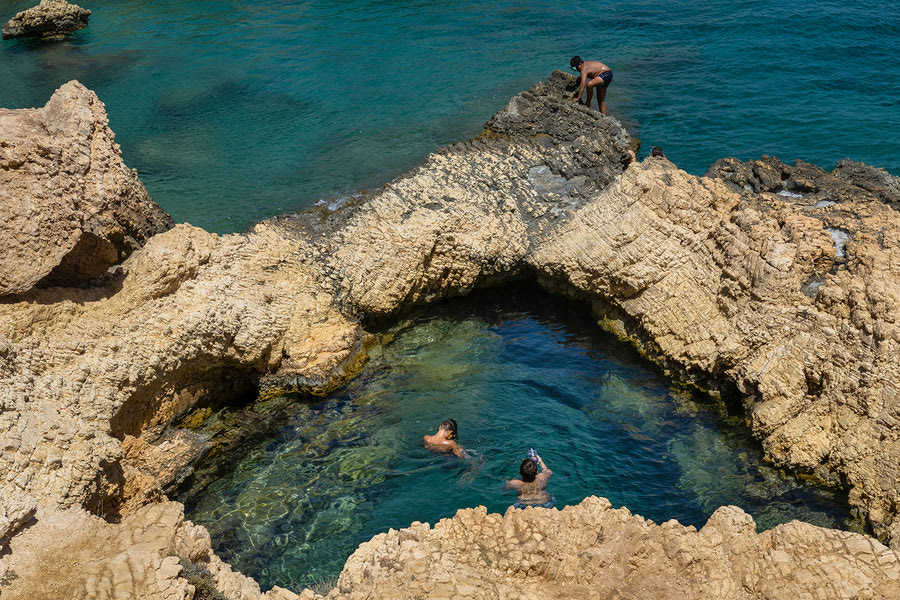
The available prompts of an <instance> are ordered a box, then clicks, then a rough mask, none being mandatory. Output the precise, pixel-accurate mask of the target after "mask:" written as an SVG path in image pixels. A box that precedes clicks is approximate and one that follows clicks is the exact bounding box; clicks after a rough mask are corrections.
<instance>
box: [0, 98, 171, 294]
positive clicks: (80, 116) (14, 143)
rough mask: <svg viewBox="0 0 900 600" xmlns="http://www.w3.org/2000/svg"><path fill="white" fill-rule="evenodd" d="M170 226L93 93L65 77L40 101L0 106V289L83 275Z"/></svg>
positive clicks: (72, 281) (98, 271)
mask: <svg viewBox="0 0 900 600" xmlns="http://www.w3.org/2000/svg"><path fill="white" fill-rule="evenodd" d="M173 224H174V223H173V222H172V218H171V217H169V215H168V214H167V213H166V212H165V211H163V210H162V209H161V208H160V207H159V205H157V204H156V203H155V202H153V201H152V200H151V199H150V197H149V196H148V195H147V191H146V190H145V189H144V186H143V184H142V183H141V182H140V180H139V179H138V176H137V173H136V172H135V171H134V170H132V169H129V168H127V167H126V166H125V163H124V162H123V161H122V156H121V152H120V150H119V146H118V144H116V143H115V135H114V134H113V132H112V131H111V130H110V128H109V122H108V119H107V116H106V110H105V107H104V106H103V103H102V102H100V100H99V99H98V98H97V95H96V94H94V92H92V91H90V90H88V89H87V88H85V87H84V86H83V85H81V84H80V83H78V82H76V81H71V82H69V83H67V84H65V85H63V86H62V87H60V88H59V89H58V90H57V91H56V93H55V94H53V96H52V97H51V98H50V101H49V102H47V105H46V106H44V107H43V108H38V109H30V110H7V109H0V264H2V265H3V269H2V270H0V296H4V295H8V294H17V293H21V292H24V291H27V290H29V289H31V288H32V287H34V286H35V285H41V286H43V287H48V286H53V285H65V286H71V285H78V284H81V283H84V282H87V281H89V280H91V279H94V278H96V277H98V276H100V275H102V274H103V273H104V272H105V271H106V270H107V269H108V268H109V267H110V266H111V265H113V264H115V263H116V262H118V261H120V260H122V259H124V258H125V257H127V256H128V255H129V254H130V253H131V252H133V251H134V250H136V249H137V248H139V247H140V246H142V245H143V244H144V242H146V240H147V239H148V238H149V237H150V236H152V235H154V234H156V233H160V232H162V231H164V230H166V229H168V228H170V227H172V225H173Z"/></svg>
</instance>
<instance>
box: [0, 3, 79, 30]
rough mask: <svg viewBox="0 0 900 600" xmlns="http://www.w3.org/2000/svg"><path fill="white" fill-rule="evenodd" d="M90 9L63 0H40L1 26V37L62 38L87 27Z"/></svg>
mask: <svg viewBox="0 0 900 600" xmlns="http://www.w3.org/2000/svg"><path fill="white" fill-rule="evenodd" d="M90 16H91V11H89V10H88V9H86V8H81V7H80V6H78V5H77V4H69V3H68V2H66V1H65V0H41V3H40V4H38V5H37V6H33V7H31V8H29V9H28V10H23V11H22V12H20V13H18V14H16V16H15V17H13V18H12V19H10V20H9V21H7V23H6V24H5V25H4V26H3V39H4V40H8V39H14V38H21V37H36V38H43V39H58V38H63V37H65V36H67V35H69V34H70V33H72V32H73V31H78V30H79V29H81V28H83V27H87V24H88V17H90Z"/></svg>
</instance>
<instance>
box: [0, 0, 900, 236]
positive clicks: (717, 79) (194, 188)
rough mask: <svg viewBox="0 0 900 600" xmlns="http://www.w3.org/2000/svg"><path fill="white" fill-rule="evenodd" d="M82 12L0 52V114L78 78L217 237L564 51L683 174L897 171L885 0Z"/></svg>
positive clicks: (366, 181) (150, 184)
mask: <svg viewBox="0 0 900 600" xmlns="http://www.w3.org/2000/svg"><path fill="white" fill-rule="evenodd" d="M36 3H37V0H3V1H2V2H0V19H2V20H5V19H7V18H9V17H11V16H12V15H13V14H14V13H15V12H16V11H18V10H23V9H25V8H28V7H29V6H32V5H34V4H36ZM82 5H84V6H86V7H87V8H90V9H92V10H93V14H92V16H91V22H90V25H89V26H88V27H87V28H86V29H83V30H81V31H79V32H77V33H76V34H74V35H73V36H71V37H70V38H69V39H68V40H66V41H63V42H50V43H39V44H35V43H30V42H21V41H3V42H2V43H0V82H2V84H0V106H2V107H6V108H21V107H30V106H42V105H43V104H44V103H45V102H46V101H47V99H48V98H49V96H50V94H51V93H52V91H53V90H54V89H55V88H56V87H58V86H59V85H61V84H62V83H64V82H66V81H68V80H70V79H73V78H77V79H79V80H80V81H82V82H83V83H84V84H85V85H87V86H88V87H90V88H92V89H94V90H95V91H96V92H97V93H98V94H99V96H100V98H101V100H103V101H104V102H105V103H106V107H107V111H108V113H109V115H110V122H111V125H112V128H113V129H114V130H115V132H116V133H117V139H118V141H119V142H120V144H121V145H122V148H123V153H124V156H125V160H126V162H127V163H128V164H129V166H132V167H135V168H137V170H138V172H139V174H140V176H141V179H142V180H143V181H144V183H145V185H146V186H147V188H148V190H149V191H150V194H151V196H152V197H153V198H154V199H155V200H156V201H157V202H159V203H160V204H161V205H162V206H163V207H164V208H165V209H166V210H168V211H169V212H170V213H172V215H173V216H174V217H175V219H176V220H177V221H188V222H190V223H192V224H194V225H199V226H201V227H204V228H206V229H209V230H212V231H216V232H220V233H226V232H231V231H240V230H243V229H245V228H246V227H247V226H249V225H251V224H252V223H254V222H256V221H258V220H260V219H263V218H266V217H269V216H272V215H276V214H280V213H284V212H287V211H292V210H296V209H300V208H303V207H306V206H309V205H311V204H313V203H315V202H316V201H318V200H319V199H322V198H332V197H335V196H340V195H343V194H349V193H352V192H354V191H356V190H359V189H364V188H373V187H378V186H380V185H382V184H384V183H386V182H387V181H389V180H391V179H393V178H394V177H396V176H398V175H400V174H402V173H403V172H404V171H405V170H406V169H408V168H410V167H412V166H414V165H416V164H418V163H419V162H421V161H422V159H423V158H424V156H425V155H427V154H428V153H429V152H431V151H432V150H434V149H436V148H438V147H440V146H442V145H445V144H447V143H450V142H453V141H457V140H462V139H468V138H470V137H472V136H473V135H476V134H477V133H479V132H480V131H481V127H482V125H483V123H484V122H485V121H487V119H489V118H490V116H491V115H492V114H494V113H495V112H496V111H498V110H499V109H501V108H502V107H503V106H504V105H505V104H506V102H507V100H508V98H509V97H510V96H512V95H514V94H516V93H517V92H519V91H521V90H523V89H526V88H527V87H529V86H530V85H532V84H533V83H535V82H536V81H539V80H543V79H546V77H547V76H548V75H549V74H550V72H551V71H552V70H553V69H554V68H566V67H567V66H568V60H569V58H570V56H571V55H572V54H576V53H577V54H580V55H582V56H584V57H586V58H596V59H600V60H603V61H604V62H606V63H607V64H609V65H610V66H611V67H612V68H613V70H614V72H615V80H614V81H613V84H612V85H611V87H610V90H609V95H608V98H607V104H608V106H609V112H610V114H611V115H612V116H615V117H617V118H619V119H620V120H622V121H623V122H624V123H625V124H626V125H627V126H628V127H629V129H630V130H631V131H632V133H633V134H635V135H637V136H639V137H640V138H641V139H642V140H643V142H644V149H645V150H644V153H646V152H647V151H648V150H649V148H650V146H652V145H660V146H662V147H663V148H664V149H665V151H666V155H667V156H668V157H669V158H671V159H672V160H673V161H674V162H675V163H676V164H678V165H679V166H681V167H682V168H684V169H685V170H687V171H689V172H691V173H695V174H702V173H704V172H705V171H706V169H707V167H708V166H709V165H710V164H711V163H712V162H714V161H715V160H716V159H718V158H722V157H724V156H737V157H739V158H741V159H745V160H746V159H751V158H758V157H759V156H761V155H762V154H764V153H767V154H774V155H777V156H779V157H780V158H782V159H783V160H785V161H793V160H794V159H795V158H802V159H803V160H806V161H810V162H814V163H817V164H820V165H822V166H823V167H825V168H829V169H830V168H832V167H833V166H834V164H835V163H836V162H837V161H838V160H840V159H842V158H845V157H849V158H852V159H854V160H862V161H865V162H868V163H871V164H874V165H876V166H882V167H885V168H887V169H888V170H889V171H891V172H892V173H894V174H900V110H898V109H900V100H898V98H900V63H898V61H897V60H896V57H897V56H900V4H898V3H897V2H896V0H871V1H869V2H865V3H862V2H846V1H837V0H810V1H808V2H783V1H778V0H748V1H745V2H741V3H735V2H721V1H720V2H715V1H686V0H669V1H666V2H658V1H652V2H651V1H647V0H627V1H609V2H599V1H590V0H589V1H584V0H580V1H578V2H575V1H573V0H558V1H554V2H549V1H535V0H515V1H512V0H492V1H486V0H481V1H472V2H462V1H456V0H448V1H444V2H421V1H409V0H404V1H402V2H401V1H398V0H377V1H369V2H363V1H361V0H340V1H334V0H328V1H305V2H304V1H298V0H240V1H235V0H230V1H229V0H194V1H192V2H183V1H175V0H156V1H154V2H146V1H144V0H116V1H115V2H95V3H91V2H90V0H83V1H82Z"/></svg>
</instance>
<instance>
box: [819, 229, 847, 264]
mask: <svg viewBox="0 0 900 600" xmlns="http://www.w3.org/2000/svg"><path fill="white" fill-rule="evenodd" d="M825 231H827V232H828V233H830V234H831V239H833V240H834V247H835V251H836V252H835V255H836V256H837V257H838V258H843V257H844V246H845V245H846V242H847V240H849V239H850V234H849V233H847V232H846V231H842V230H840V229H834V228H832V227H826V228H825Z"/></svg>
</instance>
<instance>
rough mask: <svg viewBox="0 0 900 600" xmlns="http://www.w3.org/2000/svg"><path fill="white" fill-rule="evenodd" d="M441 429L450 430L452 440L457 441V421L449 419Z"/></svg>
mask: <svg viewBox="0 0 900 600" xmlns="http://www.w3.org/2000/svg"><path fill="white" fill-rule="evenodd" d="M441 429H449V430H450V438H449V439H451V440H452V439H455V438H456V436H457V427H456V421H455V420H454V419H447V420H446V421H444V422H443V423H441Z"/></svg>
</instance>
